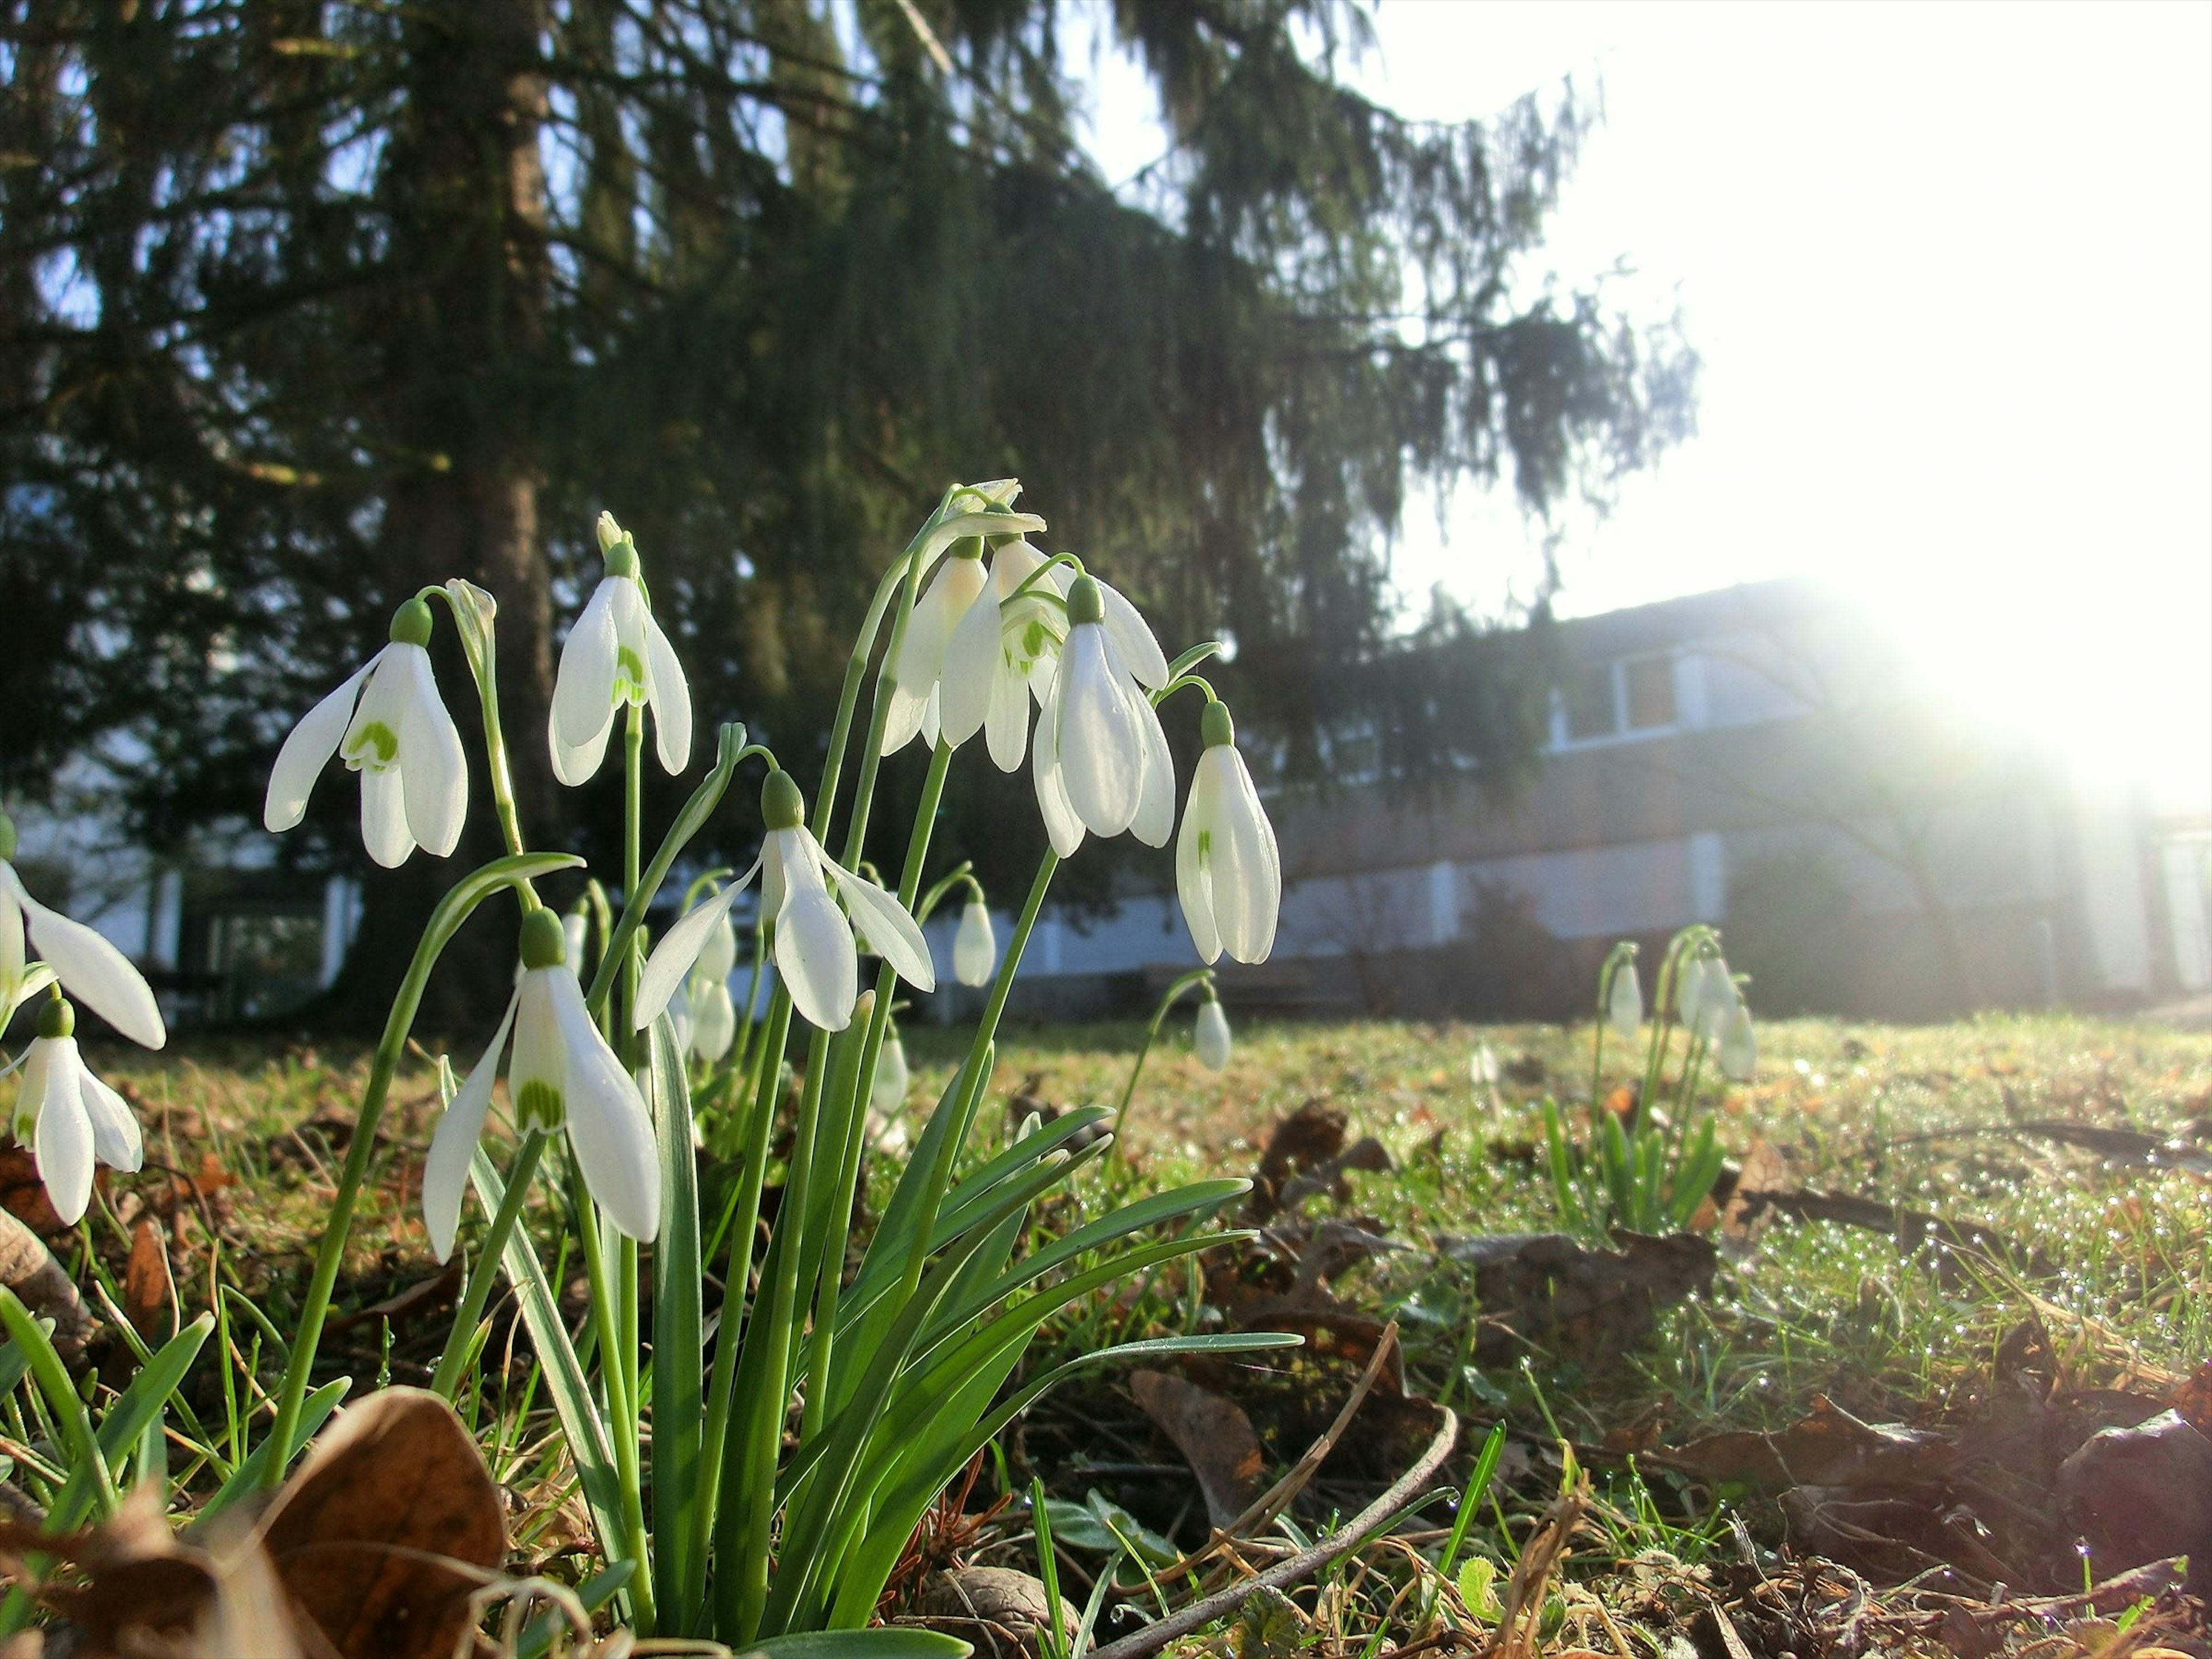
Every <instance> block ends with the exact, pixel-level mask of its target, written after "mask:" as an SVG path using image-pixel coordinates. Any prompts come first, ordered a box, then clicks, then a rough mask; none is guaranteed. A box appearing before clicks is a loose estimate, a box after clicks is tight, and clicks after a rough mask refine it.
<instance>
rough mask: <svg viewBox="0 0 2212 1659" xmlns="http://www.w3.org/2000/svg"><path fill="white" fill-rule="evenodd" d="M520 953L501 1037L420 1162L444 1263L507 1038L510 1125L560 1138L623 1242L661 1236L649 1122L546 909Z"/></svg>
mask: <svg viewBox="0 0 2212 1659" xmlns="http://www.w3.org/2000/svg"><path fill="white" fill-rule="evenodd" d="M521 950H522V975H521V977H520V980H519V981H517V982H516V985H515V988H514V994H513V996H512V997H510V998H509V999H508V1000H507V1012H506V1013H504V1014H503V1015H501V1018H500V1022H499V1029H498V1030H496V1031H495V1032H494V1033H493V1034H492V1040H491V1044H490V1046H489V1048H486V1049H485V1050H484V1051H483V1057H482V1058H481V1059H479V1060H477V1063H476V1065H475V1066H474V1067H473V1068H472V1069H471V1071H470V1073H469V1075H468V1080H467V1081H466V1082H465V1083H463V1084H462V1085H461V1087H460V1091H459V1093H458V1094H456V1095H455V1096H454V1097H453V1103H452V1104H451V1105H450V1106H448V1107H447V1109H446V1115H445V1116H444V1117H442V1118H441V1119H440V1120H439V1121H438V1128H437V1133H435V1134H434V1135H433V1136H432V1137H431V1139H430V1152H429V1156H428V1158H425V1159H424V1160H423V1164H422V1220H423V1224H424V1225H425V1226H426V1227H428V1230H429V1233H430V1243H431V1248H432V1249H435V1251H436V1252H437V1255H438V1260H439V1261H446V1260H447V1259H448V1258H449V1257H450V1256H451V1255H453V1237H454V1235H455V1233H456V1232H458V1231H459V1227H460V1218H461V1195H462V1193H463V1191H464V1190H465V1188H466V1187H467V1185H468V1179H469V1160H470V1158H471V1156H472V1155H473V1154H474V1153H475V1152H476V1146H477V1141H478V1140H479V1139H481V1138H482V1137H483V1126H484V1115H485V1113H486V1112H487V1111H488V1110H489V1109H490V1106H491V1091H492V1085H493V1083H494V1082H495V1081H496V1080H497V1079H498V1076H499V1062H500V1057H501V1054H505V1053H506V1052H507V1037H508V1034H509V1033H510V1032H512V1033H513V1039H514V1042H513V1054H511V1055H510V1056H509V1057H508V1060H507V1093H508V1095H509V1097H511V1098H512V1100H513V1103H514V1117H515V1124H516V1127H518V1128H519V1129H521V1130H522V1131H524V1132H525V1133H527V1132H529V1131H532V1130H536V1131H538V1132H540V1133H549V1134H550V1133H553V1132H554V1131H556V1130H561V1129H565V1130H566V1131H567V1132H568V1147H569V1151H570V1152H571V1153H573V1154H574V1158H575V1160H576V1170H577V1173H578V1174H580V1175H581V1176H583V1178H584V1186H585V1188H586V1191H588V1192H589V1193H590V1194H591V1195H592V1198H593V1199H594V1200H597V1201H598V1203H599V1207H600V1208H601V1209H602V1210H604V1211H605V1212H606V1215H607V1219H608V1220H609V1221H611V1222H612V1223H613V1224H614V1225H615V1226H616V1227H617V1229H618V1230H619V1231H622V1232H623V1233H625V1234H627V1235H628V1236H629V1237H632V1238H637V1239H648V1238H651V1237H653V1236H654V1235H655V1234H656V1233H658V1232H659V1231H660V1172H659V1159H658V1157H657V1155H656V1153H655V1151H654V1147H653V1122H652V1119H651V1118H650V1116H649V1115H647V1112H646V1109H645V1102H644V1100H643V1098H642V1097H640V1095H639V1094H638V1091H637V1085H636V1083H635V1082H634V1081H633V1080H632V1079H631V1077H630V1075H629V1073H628V1072H627V1071H625V1070H624V1069H623V1063H622V1061H621V1060H617V1058H616V1057H615V1052H614V1050H613V1049H611V1048H609V1047H608V1046H607V1043H606V1039H605V1038H604V1037H602V1036H600V1035H599V1027H598V1025H597V1024H594V1023H593V1022H592V1017H591V1014H590V1013H589V1012H588V1011H587V1010H586V1008H585V1006H584V991H583V987H581V986H580V985H579V984H578V983H577V982H576V976H575V975H574V974H573V973H571V972H570V971H569V970H568V966H567V941H566V939H564V938H563V936H562V927H561V921H560V918H559V917H557V916H556V915H554V914H553V913H552V912H551V911H550V910H545V909H538V910H532V912H531V913H530V914H529V915H527V916H526V917H524V918H523V921H522V939H521Z"/></svg>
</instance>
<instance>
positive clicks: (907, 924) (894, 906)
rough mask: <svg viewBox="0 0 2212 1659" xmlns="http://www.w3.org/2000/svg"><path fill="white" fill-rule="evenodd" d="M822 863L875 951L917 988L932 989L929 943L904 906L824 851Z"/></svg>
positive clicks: (933, 970)
mask: <svg viewBox="0 0 2212 1659" xmlns="http://www.w3.org/2000/svg"><path fill="white" fill-rule="evenodd" d="M822 865H823V869H824V870H825V871H826V872H828V874H829V878H830V879H831V880H833V881H835V882H836V884H837V890H838V891H839V892H840V893H842V895H844V898H845V908H847V909H848V910H850V911H851V912H852V913H853V915H854V917H855V918H856V919H857V920H858V921H859V922H860V931H861V932H862V933H866V935H867V937H868V944H869V945H870V946H871V947H872V949H873V950H874V951H875V953H876V954H877V955H878V956H879V957H882V958H883V959H884V961H885V962H888V963H890V965H891V966H892V967H893V968H895V969H897V970H898V976H899V977H900V978H901V979H902V980H904V981H906V982H907V983H908V984H909V985H911V986H913V987H915V989H916V990H918V991H934V990H935V989H936V988H937V969H936V968H935V966H934V965H933V963H931V962H930V959H929V945H928V942H927V940H926V939H923V938H922V936H921V928H920V927H916V926H915V920H914V918H913V917H912V916H910V915H908V914H907V909H906V907H905V906H904V905H902V904H901V903H900V902H898V900H897V899H896V897H894V896H892V895H891V894H890V893H887V892H885V891H884V890H883V889H882V888H880V887H878V886H877V885H876V884H875V883H873V882H872V881H870V880H869V879H867V878H866V877H865V876H856V875H854V873H853V872H851V871H849V870H848V869H846V868H845V867H844V866H842V865H840V864H837V863H835V862H833V861H832V860H830V859H829V857H828V856H827V855H826V854H825V855H823V856H822Z"/></svg>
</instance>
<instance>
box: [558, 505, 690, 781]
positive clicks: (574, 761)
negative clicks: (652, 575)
mask: <svg viewBox="0 0 2212 1659" xmlns="http://www.w3.org/2000/svg"><path fill="white" fill-rule="evenodd" d="M599 550H600V552H601V554H602V556H604V558H605V567H604V571H605V574H603V575H602V576H601V578H600V580H599V586H598V587H596V588H595V589H593V590H592V597H591V599H589V601H587V602H586V605H585V606H584V610H583V614H582V615H581V616H580V617H577V618H576V625H575V626H574V628H572V629H569V630H568V639H567V640H566V641H564V642H563V643H562V647H561V666H560V669H559V671H557V672H556V674H555V676H554V679H553V717H552V719H551V720H550V722H549V723H548V726H547V731H546V735H547V738H548V740H549V742H550V745H551V748H552V752H553V772H554V775H555V776H556V777H558V778H559V779H560V780H561V781H562V782H563V783H568V784H577V783H586V782H588V781H590V780H591V779H592V777H593V776H594V775H596V774H597V773H598V771H599V763H600V762H601V761H602V760H604V759H605V757H606V752H607V739H608V737H609V736H610V735H611V733H612V732H613V731H614V728H615V714H616V711H617V710H618V709H623V708H632V707H635V706H640V705H642V706H644V707H646V708H649V709H651V710H652V713H653V748H654V750H655V751H656V752H657V753H658V754H659V757H660V764H661V767H662V769H664V770H665V771H667V772H669V773H671V774H674V773H677V772H681V771H682V770H683V769H684V765H685V763H687V762H688V761H689V760H690V757H691V690H690V684H688V682H686V680H685V679H684V665H683V664H682V663H681V662H679V661H678V660H677V656H676V649H675V647H673V646H671V645H670V644H669V642H668V635H665V634H664V633H663V632H662V631H661V629H660V624H659V623H658V622H657V621H655V620H654V619H653V610H652V607H651V606H650V605H647V603H646V598H645V591H644V589H643V588H641V586H639V585H638V580H637V574H638V562H637V547H636V544H635V543H633V542H632V541H631V540H630V538H629V536H628V535H626V534H625V533H624V532H623V530H622V529H621V527H620V526H617V524H616V523H615V521H614V518H613V515H612V514H611V513H601V514H600V515H599Z"/></svg>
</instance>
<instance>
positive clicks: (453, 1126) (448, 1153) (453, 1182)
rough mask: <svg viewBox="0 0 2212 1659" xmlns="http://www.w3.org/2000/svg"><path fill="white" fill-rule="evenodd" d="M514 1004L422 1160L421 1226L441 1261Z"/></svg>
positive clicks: (449, 1252) (446, 1257)
mask: <svg viewBox="0 0 2212 1659" xmlns="http://www.w3.org/2000/svg"><path fill="white" fill-rule="evenodd" d="M514 1005H515V999H514V998H513V997H509V998H507V1012H505V1013H503V1014H501V1016H500V1019H499V1029H498V1030H496V1031H494V1032H493V1033H492V1038H491V1043H490V1045H489V1047H488V1048H485V1049H484V1051H483V1054H482V1055H480V1056H479V1057H478V1058H477V1063H476V1064H475V1065H474V1066H471V1068H470V1070H469V1075H468V1079H467V1081H466V1082H465V1083H463V1084H462V1085H461V1086H460V1089H459V1092H458V1093H456V1094H455V1095H454V1096H453V1103H452V1104H451V1105H449V1106H447V1108H446V1115H444V1116H443V1117H441V1118H440V1119H439V1120H438V1127H437V1131H436V1133H434V1134H432V1135H431V1137H430V1152H429V1156H428V1157H427V1158H424V1159H423V1160H422V1225H423V1226H424V1227H425V1228H426V1229H427V1230H428V1232H429V1234H430V1249H431V1250H432V1251H433V1252H434V1253H435V1255H436V1256H437V1258H438V1260H439V1261H451V1260H452V1259H453V1237H454V1235H455V1234H457V1233H458V1232H459V1231H460V1226H461V1199H462V1196H463V1195H464V1194H465V1193H466V1192H467V1191H468V1185H469V1160H470V1158H472V1157H473V1156H474V1155H475V1153H476V1150H477V1142H478V1141H479V1140H481V1139H483V1125H484V1114H485V1113H486V1112H487V1111H489V1109H491V1086H492V1085H493V1084H494V1083H495V1082H496V1081H497V1080H498V1078H499V1057H500V1054H501V1051H502V1050H504V1049H505V1048H506V1047H507V1032H508V1030H511V1029H512V1028H513V1024H514Z"/></svg>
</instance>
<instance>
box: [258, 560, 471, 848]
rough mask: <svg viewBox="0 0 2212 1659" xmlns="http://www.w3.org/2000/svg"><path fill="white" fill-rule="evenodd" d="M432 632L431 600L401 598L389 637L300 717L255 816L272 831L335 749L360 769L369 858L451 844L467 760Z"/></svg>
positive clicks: (464, 800)
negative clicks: (434, 664) (437, 666)
mask: <svg viewBox="0 0 2212 1659" xmlns="http://www.w3.org/2000/svg"><path fill="white" fill-rule="evenodd" d="M429 641H430V607H429V606H428V605H426V604H424V603H423V602H422V600H421V599H410V600H408V601H407V603H406V604H404V605H401V606H400V607H399V609H398V611H397V612H396V613H394V615H393V617H392V639H391V642H390V643H389V644H387V645H386V647H384V649H383V650H381V651H380V652H378V653H376V654H375V655H374V656H373V657H371V658H370V659H368V661H367V662H366V663H363V664H362V665H361V667H360V668H359V669H357V670H356V671H355V672H354V674H353V676H352V678H349V679H348V680H347V681H346V682H345V683H344V684H343V685H341V686H339V687H338V689H337V690H335V691H333V692H331V694H330V696H327V697H325V698H324V699H323V700H322V701H321V702H319V703H317V704H316V705H315V706H314V707H313V708H310V709H309V710H308V711H307V714H305V715H303V716H302V717H301V720H300V723H299V724H298V725H297V726H294V727H293V728H292V735H291V736H289V737H288V738H285V739H284V746H283V748H282V749H280V750H277V751H276V765H275V766H274V767H272V768H270V773H269V794H268V798H267V799H266V800H265V801H264V802H263V804H262V808H261V822H262V823H263V824H264V825H265V826H266V827H267V828H268V829H270V831H272V832H281V831H283V830H286V829H291V828H292V827H293V825H295V824H296V823H299V822H300V820H301V817H304V816H305V815H306V813H307V795H308V792H309V791H311V790H312V789H313V787H315V780H316V779H317V778H318V777H319V776H320V775H322V770H323V768H324V767H325V765H327V764H328V763H329V762H330V758H331V756H332V755H337V756H339V757H342V758H343V760H344V762H345V763H346V765H347V766H348V768H349V769H351V770H353V771H356V772H358V773H360V774H361V839H362V845H363V846H365V847H367V848H368V855H369V857H371V858H373V859H374V860H376V861H377V862H378V863H379V864H380V865H382V866H384V867H385V868H386V869H387V870H390V869H395V868H397V867H398V866H400V865H402V864H404V863H405V862H406V861H407V855H408V854H410V853H412V852H413V851H414V850H415V848H416V847H417V846H422V847H427V848H429V849H430V851H431V852H432V853H434V854H436V855H437V856H438V857H440V858H444V857H446V856H447V855H448V854H451V853H452V852H453V848H455V847H456V846H457V845H458V844H459V842H460V839H461V823H462V821H463V820H464V819H465V817H467V816H468V810H469V769H468V763H467V762H466V760H465V759H464V758H463V757H462V754H461V734H460V733H459V732H458V731H456V730H455V729H454V726H453V716H452V715H451V714H447V712H446V705H445V703H444V702H443V701H442V700H441V698H440V697H439V696H438V682H437V679H436V678H435V676H434V675H433V674H432V673H431V671H430V653H428V651H426V650H425V649H423V647H425V646H426V645H428V643H429ZM364 682H366V685H365V686H364ZM356 698H358V705H356Z"/></svg>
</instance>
